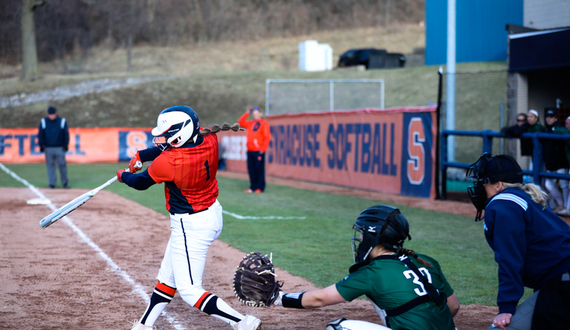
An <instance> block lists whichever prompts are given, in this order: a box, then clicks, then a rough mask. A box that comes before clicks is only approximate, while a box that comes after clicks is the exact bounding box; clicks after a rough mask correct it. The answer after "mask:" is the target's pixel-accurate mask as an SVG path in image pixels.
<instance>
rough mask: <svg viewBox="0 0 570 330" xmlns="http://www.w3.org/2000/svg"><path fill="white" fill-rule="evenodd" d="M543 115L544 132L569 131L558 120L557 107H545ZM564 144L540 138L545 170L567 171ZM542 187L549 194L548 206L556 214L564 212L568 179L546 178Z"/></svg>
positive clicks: (554, 171)
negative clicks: (544, 122)
mask: <svg viewBox="0 0 570 330" xmlns="http://www.w3.org/2000/svg"><path fill="white" fill-rule="evenodd" d="M544 116H545V117H546V119H545V121H546V127H545V129H546V133H552V134H567V133H570V132H569V131H568V130H567V129H566V128H565V127H564V126H563V125H562V124H561V123H560V122H559V121H558V109H553V108H547V109H546V110H545V113H544ZM565 144H566V142H565V141H563V140H551V139H544V140H542V157H543V160H544V167H545V168H546V171H547V172H551V173H560V174H565V173H568V160H567V159H566V149H565ZM557 182H558V184H557ZM544 188H545V189H546V190H547V191H548V193H549V194H550V207H551V208H552V209H553V210H554V212H555V213H557V214H562V213H564V212H565V211H566V206H565V202H566V199H564V197H567V196H568V181H567V180H557V179H553V178H547V179H546V180H545V182H544ZM559 188H560V189H561V190H562V194H561V193H560V190H559ZM566 215H567V214H566Z"/></svg>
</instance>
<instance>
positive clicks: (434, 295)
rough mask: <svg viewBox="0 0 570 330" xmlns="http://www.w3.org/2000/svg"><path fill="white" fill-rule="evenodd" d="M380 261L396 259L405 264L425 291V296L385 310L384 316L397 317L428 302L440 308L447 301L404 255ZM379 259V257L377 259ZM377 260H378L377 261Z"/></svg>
mask: <svg viewBox="0 0 570 330" xmlns="http://www.w3.org/2000/svg"><path fill="white" fill-rule="evenodd" d="M382 257H383V258H382V259H397V260H399V261H401V262H403V263H405V264H406V266H408V268H409V269H411V270H412V271H413V272H414V273H415V274H416V275H417V276H418V278H419V279H420V282H422V284H423V285H424V288H425V289H426V291H427V293H428V294H427V295H425V296H420V297H417V298H415V299H412V300H410V301H408V302H407V303H405V304H403V305H401V306H398V307H396V308H394V309H391V310H386V315H387V316H397V315H400V314H402V313H405V312H407V311H409V310H410V309H412V308H414V307H416V306H418V305H420V304H423V303H425V302H429V301H433V302H435V304H436V305H437V306H441V305H442V304H444V303H445V302H446V301H447V297H446V296H445V294H444V293H443V292H439V291H438V290H437V289H436V288H435V286H434V285H433V284H431V283H430V282H429V281H428V279H427V277H426V276H425V275H424V274H422V272H420V270H419V269H418V267H417V266H416V265H415V264H414V263H413V262H412V260H410V257H408V256H407V255H405V254H402V255H399V256H398V255H392V256H382ZM386 257H391V258H386ZM379 258H380V257H379ZM379 258H378V259H379Z"/></svg>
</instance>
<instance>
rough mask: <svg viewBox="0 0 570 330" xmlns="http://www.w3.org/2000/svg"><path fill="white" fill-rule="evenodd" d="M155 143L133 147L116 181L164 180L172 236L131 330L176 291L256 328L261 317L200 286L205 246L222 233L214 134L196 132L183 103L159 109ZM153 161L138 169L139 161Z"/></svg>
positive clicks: (234, 322)
mask: <svg viewBox="0 0 570 330" xmlns="http://www.w3.org/2000/svg"><path fill="white" fill-rule="evenodd" d="M152 135H153V136H154V137H155V141H154V142H155V145H156V147H154V148H149V149H145V150H141V151H138V152H137V154H136V155H135V156H134V157H133V159H132V160H131V162H130V164H129V170H130V172H129V171H126V169H125V170H120V171H118V172H117V176H118V179H119V181H120V182H123V183H125V184H127V185H128V186H129V187H132V188H135V189H137V190H145V189H148V188H149V187H150V186H152V185H154V184H157V183H164V194H165V198H166V209H167V210H168V212H170V229H171V235H170V240H169V241H168V245H167V246H166V252H165V253H164V259H163V260H162V264H161V266H160V270H159V272H158V276H157V279H158V283H157V285H156V287H155V289H154V292H153V294H152V296H151V298H150V303H149V305H148V307H147V309H146V311H145V313H144V314H143V316H142V318H141V319H140V321H139V322H138V324H136V325H135V326H134V327H133V329H134V330H150V329H152V327H153V325H154V323H155V321H156V320H157V318H158V316H159V315H160V314H161V313H162V311H163V310H164V309H165V308H166V306H167V305H168V303H170V302H171V301H172V298H173V297H174V294H175V293H176V291H178V293H179V294H180V296H181V297H182V299H183V300H184V301H185V302H186V303H188V304H189V305H190V306H194V307H196V308H198V309H199V310H201V311H203V312H205V313H207V314H209V315H211V316H213V317H216V318H218V319H220V320H222V321H224V322H226V323H227V324H229V325H231V326H232V327H233V328H234V329H239V330H255V329H259V326H260V324H261V321H260V320H259V319H257V318H256V317H254V316H251V315H247V316H244V315H242V314H240V313H239V312H237V311H236V310H234V309H233V308H231V307H230V306H229V305H228V304H227V303H226V302H224V301H223V300H222V299H221V298H219V297H218V296H216V295H215V294H213V293H211V292H208V291H206V290H205V289H204V288H203V287H202V275H203V272H204V266H205V263H206V253H207V252H208V248H209V246H210V245H211V244H212V242H213V241H214V240H216V239H217V238H218V236H219V235H220V233H221V232H222V227H223V218H222V206H221V205H220V203H219V202H218V200H217V197H218V181H217V179H216V172H217V168H218V138H217V136H216V135H215V134H206V135H204V136H202V135H201V134H200V124H199V121H198V115H197V114H196V112H195V111H194V110H193V109H191V108H190V107H187V106H174V107H170V108H167V109H165V110H163V111H162V112H161V113H160V115H159V116H158V119H157V126H156V127H155V128H154V129H153V130H152ZM151 160H152V161H153V162H152V164H151V165H150V166H149V167H148V168H147V169H146V170H144V171H142V172H141V173H140V174H135V173H134V172H136V171H137V170H140V169H141V168H142V163H143V162H146V161H151Z"/></svg>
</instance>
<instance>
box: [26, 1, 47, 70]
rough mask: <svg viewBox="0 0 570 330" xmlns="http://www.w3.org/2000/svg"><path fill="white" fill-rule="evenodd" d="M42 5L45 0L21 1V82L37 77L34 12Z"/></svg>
mask: <svg viewBox="0 0 570 330" xmlns="http://www.w3.org/2000/svg"><path fill="white" fill-rule="evenodd" d="M43 4H45V0H22V20H21V22H22V76H21V79H22V80H28V81H33V80H36V78H37V77H38V76H39V71H38V51H37V48H36V25H35V23H34V12H35V10H36V7H39V6H42V5H43Z"/></svg>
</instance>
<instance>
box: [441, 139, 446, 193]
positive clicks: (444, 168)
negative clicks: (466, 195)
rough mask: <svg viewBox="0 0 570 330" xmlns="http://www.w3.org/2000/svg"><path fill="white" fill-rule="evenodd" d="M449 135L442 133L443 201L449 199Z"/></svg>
mask: <svg viewBox="0 0 570 330" xmlns="http://www.w3.org/2000/svg"><path fill="white" fill-rule="evenodd" d="M446 163H447V133H445V132H442V133H441V199H446V198H447V165H445V164H446Z"/></svg>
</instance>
